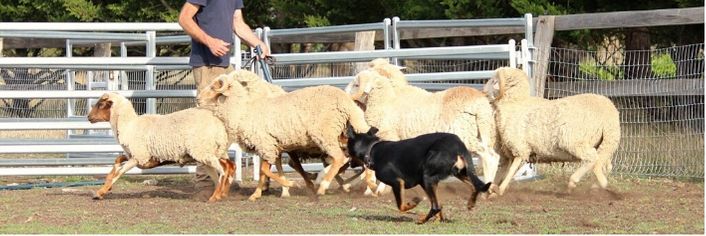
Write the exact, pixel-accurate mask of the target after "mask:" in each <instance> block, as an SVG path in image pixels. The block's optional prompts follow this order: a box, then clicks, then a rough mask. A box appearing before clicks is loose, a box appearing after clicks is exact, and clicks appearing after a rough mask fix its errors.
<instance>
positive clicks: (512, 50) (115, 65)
mask: <svg viewBox="0 0 706 236" xmlns="http://www.w3.org/2000/svg"><path fill="white" fill-rule="evenodd" d="M520 19H522V18H520ZM30 24H31V23H20V24H7V25H6V24H3V25H2V26H0V37H23V38H28V39H33V38H42V39H50V38H52V36H56V38H60V39H64V40H66V46H67V48H70V47H71V46H72V45H74V44H79V43H85V42H91V41H93V42H101V43H102V42H114V43H120V46H121V47H120V48H121V55H123V56H122V57H112V58H111V57H104V58H101V57H63V58H36V57H4V58H3V57H0V70H4V71H5V72H13V73H14V72H22V73H24V74H22V73H20V74H17V73H15V74H14V75H12V76H10V75H9V74H4V76H3V77H5V79H6V81H13V82H12V83H11V84H5V85H2V84H0V91H2V92H1V93H0V99H4V100H2V101H5V102H6V104H7V105H10V106H11V107H9V108H8V110H6V111H3V110H0V117H7V115H8V114H9V115H11V116H9V117H8V118H0V132H9V131H28V132H30V131H31V132H35V131H37V132H45V131H46V132H50V131H54V130H56V131H60V132H61V131H63V130H68V131H69V134H70V135H62V136H64V138H60V139H40V140H37V139H11V140H8V139H3V138H5V137H0V154H3V153H4V154H29V153H34V154H41V153H69V154H81V153H119V152H121V151H122V149H121V148H120V146H119V145H118V144H117V143H116V141H115V140H114V139H113V138H112V136H111V135H109V134H108V135H106V134H105V133H102V136H101V133H100V131H101V130H106V129H109V125H108V124H107V123H98V124H90V123H88V122H87V121H85V120H81V121H79V120H78V119H85V118H81V117H82V116H83V115H85V112H87V108H86V109H79V108H81V107H87V106H88V105H90V102H91V100H92V99H95V98H97V97H99V96H101V95H102V94H103V93H105V92H109V91H113V92H118V93H120V94H123V95H125V96H126V97H128V98H130V99H131V100H133V103H134V104H135V107H136V108H138V109H144V110H142V112H147V113H157V112H159V113H169V112H171V111H174V109H183V108H186V107H190V106H193V101H191V104H184V103H183V102H181V101H180V102H177V103H176V106H169V104H168V102H170V101H177V100H175V99H193V97H194V96H195V91H194V88H195V87H194V85H193V82H192V81H191V80H188V79H187V81H189V82H190V83H183V82H181V81H182V80H184V78H185V77H186V76H189V73H188V72H187V73H177V74H176V75H169V73H171V72H170V71H174V70H176V71H189V69H190V67H189V66H188V58H187V57H157V56H156V54H155V45H156V44H158V43H160V44H169V43H185V42H188V41H189V40H190V38H188V37H187V36H185V35H170V36H157V34H156V33H155V32H157V31H181V28H180V27H179V28H177V27H178V26H177V25H176V24H142V25H138V24H127V25H123V27H124V28H120V27H119V26H118V25H116V24H95V25H93V24H92V23H91V24H83V23H82V24H74V23H61V24H58V25H56V27H53V26H51V24H40V25H37V27H34V26H33V27H32V28H31V29H32V30H26V29H27V28H26V27H28V26H29V25H30ZM84 25H90V26H89V27H83V26H84ZM389 28H390V20H389V19H385V20H384V21H383V22H381V23H372V24H360V25H349V26H337V27H324V28H316V29H282V30H278V29H275V30H271V29H269V28H265V29H264V30H262V29H258V30H256V32H258V33H261V34H260V35H261V37H263V39H265V41H266V42H270V41H271V39H276V40H279V39H283V38H286V37H299V36H307V37H314V36H317V35H318V36H321V35H330V34H335V33H338V34H344V33H345V34H348V33H355V32H361V31H371V30H372V31H376V32H382V38H383V40H384V43H385V46H384V48H383V50H374V51H366V52H360V51H356V52H316V53H296V54H295V53H292V54H275V55H274V56H275V57H276V58H277V62H276V65H275V66H277V67H287V66H299V65H309V64H322V63H323V64H327V63H328V64H330V63H342V64H347V63H358V62H367V61H370V60H372V59H375V58H379V57H396V58H401V59H410V60H425V59H432V60H434V59H437V60H438V59H439V58H442V59H450V60H503V61H505V63H506V64H508V65H517V64H522V63H523V62H522V61H521V60H528V59H527V58H523V57H522V55H524V54H522V53H518V52H516V51H517V50H518V47H517V45H516V42H515V41H510V42H508V44H503V45H477V46H460V47H436V48H421V49H392V47H391V46H389V45H390V43H391V37H390V32H389ZM21 29H24V30H21ZM87 31H120V32H121V33H115V32H105V33H102V32H87ZM139 31H144V32H139ZM130 32H132V33H130ZM525 42H526V41H522V43H525ZM140 45H144V46H145V47H146V49H147V50H146V51H147V52H146V55H145V56H143V57H126V53H125V47H126V46H140ZM523 48H525V49H526V48H527V47H523ZM520 49H522V48H520ZM239 53H240V52H238V53H236V54H234V56H233V57H232V61H234V63H235V64H236V65H240V59H241V54H239ZM35 70H39V71H47V72H50V73H44V76H45V77H46V78H44V79H38V78H30V77H32V76H33V74H32V71H35ZM78 73H82V75H86V76H85V77H78V76H77V75H78ZM491 74H492V70H491V69H486V70H480V71H474V70H471V71H454V72H431V73H410V74H409V75H408V78H409V80H410V82H412V83H414V84H417V85H419V86H421V87H423V88H427V89H430V90H439V89H444V88H448V87H449V86H456V85H460V84H461V83H462V82H459V81H464V80H465V81H468V80H474V79H484V78H488V77H490V75H491ZM2 75H3V74H0V76H2ZM113 75H118V76H117V77H111V76H113ZM8 76H9V77H8ZM165 76H166V77H165ZM352 79H353V74H348V75H336V76H324V77H315V76H314V77H307V78H278V79H276V80H275V81H274V83H275V84H278V85H281V86H283V87H285V88H286V89H288V90H291V89H296V88H300V87H306V86H314V85H321V84H331V85H335V86H339V87H342V86H343V85H345V84H347V83H348V82H350V81H351V80H352ZM431 80H434V81H437V82H444V81H446V83H434V84H431V83H426V82H428V81H431ZM37 81H50V82H51V83H56V84H43V83H44V82H37ZM52 81H54V82H52ZM57 81H58V82H57ZM78 81H81V82H78ZM68 82H70V83H68ZM27 83H39V85H37V86H34V87H32V88H34V89H37V90H30V91H28V90H26V89H27V88H29V87H26V85H29V84H27ZM165 83H168V84H166V85H165ZM466 85H468V86H476V87H477V86H478V85H473V84H466ZM23 88H24V89H25V90H17V89H23ZM157 88H161V89H160V90H157ZM41 89H50V90H41ZM57 89H58V90H57ZM61 89H68V90H61ZM162 89H166V90H162ZM157 99H159V100H157ZM169 99H171V100H169ZM34 101H36V102H37V103H38V104H41V103H42V102H45V101H47V103H49V104H56V105H54V106H57V105H58V106H59V107H60V109H66V110H67V113H66V114H67V116H68V117H66V118H43V119H41V118H40V119H36V118H32V119H28V118H23V117H14V116H13V114H25V113H26V112H24V113H23V112H15V111H14V110H15V109H16V108H19V107H14V106H15V105H17V104H20V105H21V104H24V105H23V106H25V107H27V105H28V103H29V102H34ZM157 101H160V103H156V102H157ZM8 102H9V103H8ZM23 102H27V103H23ZM79 103H80V104H82V105H78V104H79ZM62 104H63V105H62ZM179 104H182V105H179ZM0 106H1V105H0ZM40 107H41V106H40ZM140 107H142V108H140ZM158 107H162V108H158ZM165 107H166V109H165ZM21 109H30V108H21ZM158 109H160V110H158ZM69 110H71V111H69ZM76 131H78V133H76ZM92 132H99V133H98V134H99V135H94V134H92ZM82 137H83V138H82ZM106 137H107V138H106ZM234 146H236V145H234ZM230 150H231V153H232V152H235V158H236V162H237V163H238V165H242V164H241V163H242V158H243V155H242V152H240V151H239V149H237V147H233V146H232V147H231V149H230ZM60 160H61V161H56V160H49V159H38V160H23V159H19V160H18V159H9V160H7V159H6V160H3V161H0V167H8V168H0V172H2V173H3V175H35V174H40V173H41V174H45V175H46V174H51V175H75V174H81V173H83V174H104V173H107V171H108V170H107V168H102V167H101V168H93V167H81V168H74V169H73V170H74V171H69V170H70V169H71V168H64V167H61V166H64V165H84V166H87V165H105V164H111V160H112V158H93V159H86V158H66V159H60ZM82 160H84V161H82ZM258 161H259V159H258V158H254V159H253V165H257V162H258ZM19 166H25V167H27V168H17V167H19ZM41 166H50V167H49V168H47V167H41ZM160 168H162V167H160ZM307 168H310V169H312V168H313V169H317V168H318V169H320V168H321V167H320V164H318V165H313V166H312V165H307ZM7 169H11V170H7ZM158 169H159V168H158ZM240 169H241V168H238V169H237V170H236V171H237V173H236V175H237V176H236V179H237V180H242V173H241V172H240ZM254 170H255V171H256V172H257V168H254ZM23 171H24V172H23ZM190 172H193V169H190V168H171V169H169V170H165V171H163V172H160V171H157V172H150V171H147V172H136V173H138V174H139V173H190ZM239 172H240V173H239ZM253 175H254V176H253V177H254V178H255V179H256V178H257V176H258V174H257V173H253Z"/></svg>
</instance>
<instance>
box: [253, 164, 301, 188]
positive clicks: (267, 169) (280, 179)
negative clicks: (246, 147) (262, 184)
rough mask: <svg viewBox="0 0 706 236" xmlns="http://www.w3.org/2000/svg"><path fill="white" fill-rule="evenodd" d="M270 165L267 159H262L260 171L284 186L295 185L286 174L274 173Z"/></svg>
mask: <svg viewBox="0 0 706 236" xmlns="http://www.w3.org/2000/svg"><path fill="white" fill-rule="evenodd" d="M270 166H271V165H270V163H269V162H267V161H266V160H261V161H260V173H264V174H265V175H266V176H267V177H269V178H271V179H273V180H275V181H277V183H279V184H280V185H282V186H285V187H292V186H294V183H293V182H291V181H289V180H287V178H285V177H284V176H280V175H275V174H274V173H272V171H270Z"/></svg>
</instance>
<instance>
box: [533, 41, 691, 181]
mask: <svg viewBox="0 0 706 236" xmlns="http://www.w3.org/2000/svg"><path fill="white" fill-rule="evenodd" d="M550 52H551V54H550V58H549V64H548V72H547V82H546V88H545V90H544V97H545V98H548V99H556V98H561V97H565V96H570V95H574V94H579V93H597V94H602V95H605V96H608V97H609V98H610V99H611V100H612V101H613V102H614V103H615V105H616V106H617V107H618V110H619V111H620V121H621V128H622V138H621V143H620V148H619V149H618V151H617V153H616V155H615V156H614V158H613V172H614V173H618V174H625V175H640V176H665V177H685V178H703V177H704V75H703V72H704V45H703V44H694V45H686V46H676V47H670V48H662V49H653V50H645V51H625V50H621V49H616V50H613V51H605V50H602V51H585V50H574V49H562V48H551V50H550ZM537 66H543V65H541V64H537Z"/></svg>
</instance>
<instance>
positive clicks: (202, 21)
mask: <svg viewBox="0 0 706 236" xmlns="http://www.w3.org/2000/svg"><path fill="white" fill-rule="evenodd" d="M187 2H189V3H191V4H194V5H198V6H201V7H200V8H199V11H198V12H197V13H196V15H195V16H194V21H196V24H198V25H199V27H200V28H201V29H202V30H203V31H204V32H206V34H208V35H210V36H211V37H214V38H218V39H221V40H223V41H224V42H227V43H230V45H231V48H233V47H235V46H234V45H233V13H234V12H235V10H236V9H241V8H243V1H242V0H187ZM239 49H240V48H239V47H236V50H239ZM230 56H231V54H230V53H226V55H224V56H222V57H217V56H215V55H213V53H211V50H210V49H208V47H207V46H206V45H205V44H202V43H200V42H198V41H196V40H194V39H191V56H190V57H189V65H190V66H192V67H197V66H222V67H227V66H228V65H229V64H230Z"/></svg>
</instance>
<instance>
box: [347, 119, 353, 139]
mask: <svg viewBox="0 0 706 236" xmlns="http://www.w3.org/2000/svg"><path fill="white" fill-rule="evenodd" d="M346 136H348V138H349V139H354V138H355V131H353V126H351V123H350V122H348V124H346Z"/></svg>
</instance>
